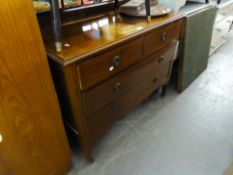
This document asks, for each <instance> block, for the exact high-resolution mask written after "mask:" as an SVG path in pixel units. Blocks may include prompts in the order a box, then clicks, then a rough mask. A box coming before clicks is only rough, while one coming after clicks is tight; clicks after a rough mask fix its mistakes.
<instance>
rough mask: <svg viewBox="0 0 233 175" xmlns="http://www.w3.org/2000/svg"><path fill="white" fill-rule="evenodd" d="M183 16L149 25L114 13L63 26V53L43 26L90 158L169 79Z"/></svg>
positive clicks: (71, 120)
mask: <svg viewBox="0 0 233 175" xmlns="http://www.w3.org/2000/svg"><path fill="white" fill-rule="evenodd" d="M182 18H183V15H180V14H176V13H172V14H170V15H168V16H165V17H160V18H155V19H153V20H152V22H151V23H147V22H146V20H145V19H137V18H136V19H135V18H129V17H125V16H121V15H119V14H117V13H116V12H110V13H106V14H103V15H101V16H98V17H96V18H91V19H86V20H83V21H79V22H75V23H71V24H69V25H68V24H63V28H62V32H63V43H64V48H63V51H62V52H61V53H56V51H55V48H54V44H53V39H52V34H50V35H49V34H48V33H51V31H50V32H49V30H48V29H43V33H44V40H45V44H46V48H47V53H48V56H49V58H50V62H51V68H52V72H53V76H54V80H55V84H56V88H57V91H58V94H59V98H60V103H61V106H62V108H63V116H64V118H65V120H66V122H67V123H68V125H69V127H71V128H72V130H73V131H75V133H76V134H77V138H78V139H79V141H80V143H81V145H82V147H83V150H84V153H85V155H86V158H87V159H88V160H89V161H92V160H93V158H92V153H91V148H92V146H93V145H94V144H95V143H96V141H97V140H98V139H99V138H100V137H101V136H102V135H103V134H104V133H105V132H106V130H107V129H108V128H110V127H111V126H112V125H113V124H114V123H115V122H116V121H118V120H120V119H121V118H123V117H124V116H125V114H126V113H128V112H129V111H130V110H132V109H134V108H135V107H136V106H138V105H139V104H140V103H141V102H142V101H143V100H145V99H146V98H147V97H148V96H150V95H151V94H152V93H153V92H154V91H155V90H156V89H158V88H160V87H161V86H164V85H166V84H167V83H168V81H169V77H170V73H171V68H172V63H173V58H174V57H175V55H176V50H177V45H178V40H179V38H180V28H181V24H182Z"/></svg>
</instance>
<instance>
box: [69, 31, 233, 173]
mask: <svg viewBox="0 0 233 175" xmlns="http://www.w3.org/2000/svg"><path fill="white" fill-rule="evenodd" d="M93 152H94V158H95V162H94V163H92V164H88V163H86V161H85V159H84V157H83V156H82V155H78V156H77V154H75V155H74V157H73V163H74V168H73V169H72V170H71V172H70V173H69V175H222V174H223V172H224V170H225V169H226V168H227V167H228V166H229V164H230V162H231V161H232V160H233V35H232V36H231V37H230V39H229V41H228V42H227V43H226V44H225V45H224V46H223V47H222V48H221V49H220V50H219V51H218V52H217V53H215V54H214V55H213V56H211V58H210V60H209V66H208V69H207V70H206V71H205V72H204V73H203V74H202V75H201V76H200V77H199V78H198V79H197V80H196V81H195V82H194V83H193V84H192V85H191V86H190V87H189V88H188V89H187V90H185V91H184V92H183V93H182V94H177V93H176V91H175V89H174V87H172V86H171V87H169V89H168V92H167V96H166V97H165V98H160V97H158V95H155V96H154V97H152V98H151V99H149V100H148V101H147V102H146V103H145V104H143V105H142V106H141V107H139V108H138V109H137V110H135V111H133V112H132V113H130V114H129V115H128V116H127V117H126V118H125V119H124V120H123V121H121V122H119V123H117V124H116V125H114V126H113V128H112V129H111V130H109V132H108V133H107V134H106V136H105V137H104V138H103V139H102V140H101V141H100V142H99V143H98V144H97V145H96V146H95V147H94V150H93Z"/></svg>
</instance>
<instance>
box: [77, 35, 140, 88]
mask: <svg viewBox="0 0 233 175" xmlns="http://www.w3.org/2000/svg"><path fill="white" fill-rule="evenodd" d="M141 58H142V38H139V39H136V40H134V41H130V42H128V43H127V44H124V45H122V46H118V47H116V48H114V49H112V50H110V51H107V52H105V53H103V54H101V55H98V56H96V57H95V58H93V59H90V60H88V61H86V62H84V63H81V64H80V65H79V66H78V72H79V76H80V84H81V90H86V89H88V88H90V87H92V86H94V85H95V84H97V83H99V82H101V81H103V80H105V79H107V78H108V77H111V76H113V75H114V74H116V73H118V72H120V71H122V70H124V69H125V68H127V67H129V66H131V65H133V64H134V63H136V62H138V61H139V60H140V59H141Z"/></svg>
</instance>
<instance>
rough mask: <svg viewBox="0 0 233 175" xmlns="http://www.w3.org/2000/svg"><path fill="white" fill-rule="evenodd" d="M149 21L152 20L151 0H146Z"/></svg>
mask: <svg viewBox="0 0 233 175" xmlns="http://www.w3.org/2000/svg"><path fill="white" fill-rule="evenodd" d="M145 4H146V18H147V22H151V13H150V0H145Z"/></svg>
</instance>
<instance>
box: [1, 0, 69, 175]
mask: <svg viewBox="0 0 233 175" xmlns="http://www.w3.org/2000/svg"><path fill="white" fill-rule="evenodd" d="M0 19H1V22H0V36H1V37H0V135H1V137H2V140H1V142H0V174H1V175H43V174H44V175H45V174H46V175H63V174H65V173H66V172H67V171H68V170H69V168H70V158H71V157H70V150H69V147H68V142H67V139H66V136H65V132H64V126H63V123H62V120H61V113H60V109H59V106H58V101H57V97H56V94H55V90H54V86H53V84H52V79H51V75H50V71H49V67H48V63H47V58H46V54H45V49H44V47H43V43H42V39H41V35H40V31H39V27H38V24H37V19H36V16H35V14H34V10H33V7H32V1H25V0H11V1H1V5H0Z"/></svg>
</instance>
